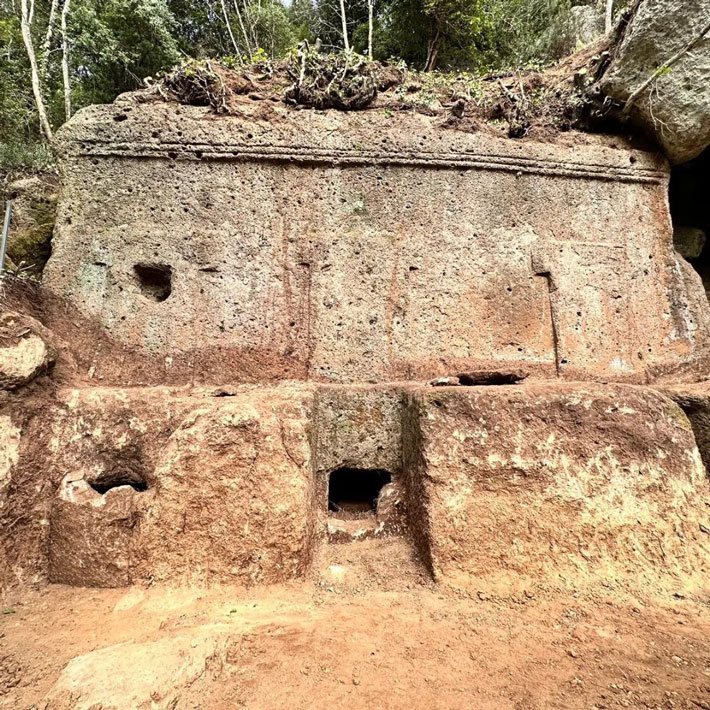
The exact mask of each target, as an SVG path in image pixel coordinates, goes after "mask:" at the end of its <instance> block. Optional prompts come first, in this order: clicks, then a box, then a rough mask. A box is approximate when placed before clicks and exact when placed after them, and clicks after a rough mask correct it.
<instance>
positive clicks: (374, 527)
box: [328, 467, 404, 542]
mask: <svg viewBox="0 0 710 710" xmlns="http://www.w3.org/2000/svg"><path fill="white" fill-rule="evenodd" d="M403 526H404V495H403V490H402V486H401V482H400V480H399V478H398V477H397V476H394V475H393V474H392V473H390V472H389V471H387V470H385V469H379V468H373V469H368V468H349V467H343V468H337V469H335V470H333V471H331V472H330V474H328V537H329V539H330V541H331V542H349V541H353V540H363V539H366V538H369V537H375V536H379V535H392V534H397V533H399V532H401V531H402V529H403Z"/></svg>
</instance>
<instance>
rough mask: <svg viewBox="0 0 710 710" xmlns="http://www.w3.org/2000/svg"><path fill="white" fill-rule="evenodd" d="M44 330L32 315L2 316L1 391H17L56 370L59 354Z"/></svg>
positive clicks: (0, 321) (7, 314)
mask: <svg viewBox="0 0 710 710" xmlns="http://www.w3.org/2000/svg"><path fill="white" fill-rule="evenodd" d="M42 330H43V328H42V326H41V325H40V324H39V323H37V321H35V320H34V319H33V318H30V317H29V316H25V315H21V314H19V313H12V312H10V313H3V314H2V315H0V389H8V390H12V389H17V388H18V387H21V386H22V385H26V384H27V383H28V382H31V381H32V380H33V379H34V378H35V377H37V376H38V375H41V374H44V373H45V372H47V371H48V370H49V369H50V368H51V367H52V365H53V364H54V361H55V358H56V354H55V352H54V349H53V348H52V347H51V346H50V345H49V343H47V341H46V340H45V339H44V338H43V337H42V335H40V333H41V332H42Z"/></svg>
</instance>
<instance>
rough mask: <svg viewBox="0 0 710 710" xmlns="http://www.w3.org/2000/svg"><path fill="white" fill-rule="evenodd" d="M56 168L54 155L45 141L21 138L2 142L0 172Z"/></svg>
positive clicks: (0, 146)
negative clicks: (31, 140) (29, 140)
mask: <svg viewBox="0 0 710 710" xmlns="http://www.w3.org/2000/svg"><path fill="white" fill-rule="evenodd" d="M51 170H54V156H53V154H52V151H51V150H50V149H49V147H48V146H47V145H46V144H44V143H23V142H21V141H19V140H15V141H8V142H7V143H0V173H16V172H17V173H19V172H24V173H38V172H48V171H51Z"/></svg>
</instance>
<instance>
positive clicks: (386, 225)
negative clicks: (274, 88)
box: [46, 96, 710, 383]
mask: <svg viewBox="0 0 710 710" xmlns="http://www.w3.org/2000/svg"><path fill="white" fill-rule="evenodd" d="M119 117H120V118H121V120H114V119H118V118H119ZM124 117H125V120H124ZM60 140H61V150H62V152H63V161H62V162H63V169H64V176H65V190H64V195H63V199H62V204H61V206H60V214H59V219H58V226H57V233H56V237H55V245H54V253H53V256H52V259H51V260H50V263H49V265H48V268H47V271H46V281H47V284H48V285H49V287H50V288H52V289H53V290H55V291H57V292H58V293H60V294H62V295H64V296H66V297H68V298H69V299H71V300H73V301H74V302H75V303H76V304H77V306H78V307H79V308H80V309H81V310H82V311H83V312H84V314H86V315H88V316H90V317H92V318H95V319H98V321H99V322H100V323H101V324H102V325H103V326H104V327H105V328H106V330H107V331H108V333H109V334H110V335H111V336H112V337H113V338H115V339H116V340H117V341H119V342H120V343H121V344H123V345H125V346H129V347H131V348H133V349H134V350H135V352H138V353H150V354H151V355H152V356H153V357H154V358H155V359H157V360H165V362H166V368H165V369H166V374H165V377H166V378H167V377H170V381H171V382H174V383H177V382H180V381H190V382H192V381H194V380H197V381H198V382H199V381H214V380H215V378H216V377H217V374H218V375H219V378H220V379H221V381H227V380H233V381H238V380H240V379H242V378H243V377H244V376H245V372H246V371H247V370H248V372H249V375H250V377H253V372H254V370H255V367H256V368H258V369H260V370H261V372H262V373H263V376H264V377H269V378H272V379H273V378H287V379H288V378H290V379H314V380H319V381H334V382H353V381H386V380H393V379H422V380H423V379H430V378H433V377H439V376H447V375H451V374H454V373H456V372H460V371H469V370H477V369H501V368H515V369H522V370H524V371H527V372H530V373H531V375H542V376H556V375H559V376H561V377H564V378H567V379H590V378H591V379H596V378H600V379H617V380H623V381H634V382H645V381H646V380H647V379H648V378H650V377H651V378H652V377H657V376H659V375H662V374H664V373H667V372H669V371H671V370H673V369H675V368H677V367H678V366H679V365H680V366H682V367H685V368H686V369H687V370H689V371H691V372H692V371H698V370H702V369H703V368H704V367H705V363H706V358H707V346H708V333H707V328H706V327H695V328H693V327H688V323H687V319H685V320H684V314H683V313H682V312H681V311H682V305H680V304H683V303H685V302H686V301H687V300H688V298H689V294H688V293H687V291H686V290H685V289H687V288H688V287H690V288H695V286H696V285H695V284H692V283H691V284H688V283H687V282H685V281H683V280H682V279H680V278H679V275H678V268H677V265H676V261H675V258H674V254H673V250H672V235H671V227H670V222H669V217H668V211H667V202H666V181H667V167H666V165H665V164H664V162H663V161H662V160H660V159H659V158H658V157H657V156H655V155H653V154H649V153H644V152H640V151H636V150H633V151H632V150H628V149H623V148H614V147H611V146H610V145H608V144H609V143H610V142H611V141H609V140H608V139H593V138H586V139H582V138H580V139H579V142H578V143H574V142H570V143H569V144H568V145H553V144H539V143H531V142H515V141H510V140H504V139H498V138H491V137H488V136H484V135H471V134H465V133H463V132H458V131H453V130H446V129H443V128H441V127H439V126H438V125H437V124H436V119H434V118H431V117H426V116H421V115H407V114H403V115H402V116H401V117H399V116H398V117H397V119H396V120H395V119H392V118H389V117H387V116H385V115H384V114H381V113H380V112H376V111H372V112H367V114H366V115H364V114H363V115H361V114H343V113H339V112H325V113H318V112H310V111H301V112H293V111H289V110H288V109H286V108H282V107H275V106H269V107H266V106H265V105H262V104H257V105H254V106H249V105H247V106H246V107H245V109H244V113H243V115H242V116H240V117H238V118H237V117H227V116H213V115H210V114H208V113H207V111H206V110H205V109H202V108H199V107H190V106H175V105H170V104H163V103H151V104H145V103H143V104H141V103H138V102H135V101H133V100H132V99H131V97H130V96H128V97H123V98H121V99H120V100H119V101H118V102H117V103H116V104H115V105H112V106H103V107H91V108H89V109H85V110H84V111H82V112H80V113H79V114H77V116H76V117H75V118H74V119H72V121H71V122H70V123H69V124H68V125H67V126H66V127H64V128H63V129H62V132H61V135H60ZM583 141H586V143H584V142H583ZM136 266H139V267H146V266H147V267H150V268H154V269H162V270H163V273H168V270H169V274H170V284H169V285H170V292H169V295H167V297H164V298H162V299H156V298H153V297H151V294H153V293H154V290H152V291H151V288H153V289H154V288H155V285H154V284H153V285H151V284H145V283H142V282H141V276H140V273H139V271H137V270H136ZM143 273H145V269H143ZM162 288H163V290H162V291H161V293H162V294H165V293H166V290H165V284H163V285H162ZM706 310H707V308H706ZM703 315H704V317H705V318H706V319H707V320H710V311H709V312H708V313H707V314H703ZM100 373H101V370H100V368H99V369H98V370H97V374H100Z"/></svg>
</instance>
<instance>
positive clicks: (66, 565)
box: [35, 388, 314, 586]
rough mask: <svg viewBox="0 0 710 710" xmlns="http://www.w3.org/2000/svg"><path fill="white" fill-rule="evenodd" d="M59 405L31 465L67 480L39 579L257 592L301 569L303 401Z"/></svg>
mask: <svg viewBox="0 0 710 710" xmlns="http://www.w3.org/2000/svg"><path fill="white" fill-rule="evenodd" d="M62 398H63V400H64V402H65V403H66V404H65V408H63V409H62V410H60V411H59V412H57V413H55V414H54V415H53V420H52V421H50V422H49V423H48V424H49V426H50V427H51V429H52V431H53V435H54V436H53V442H54V444H55V447H56V450H53V451H47V452H46V455H47V459H46V461H44V463H42V464H41V466H42V467H43V468H44V469H46V470H47V471H48V472H49V475H50V476H52V475H54V473H55V472H59V471H66V470H70V471H73V472H72V473H70V474H68V475H66V476H65V477H64V478H63V480H62V483H61V485H60V486H59V490H58V491H57V493H56V494H55V495H54V497H53V498H52V500H51V501H50V505H51V516H50V525H49V550H50V559H49V562H50V564H49V579H50V581H53V582H62V583H67V584H76V585H82V586H123V585H126V584H129V583H138V582H141V581H145V580H151V579H152V580H154V581H170V582H179V581H195V582H202V581H222V582H235V583H236V582H239V583H244V582H246V583H251V582H264V583H265V582H278V581H283V580H286V579H289V578H291V577H294V576H298V575H302V574H304V573H305V570H306V569H307V566H308V563H309V561H310V554H311V542H312V538H313V529H314V524H313V499H314V496H313V486H312V474H311V470H310V448H309V442H308V429H307V426H308V417H309V412H310V400H311V399H312V392H310V391H308V390H304V391H301V390H298V389H295V388H292V389H289V390H284V391H276V390H269V389H261V390H254V389H242V390H239V391H236V392H235V393H234V395H233V396H230V397H211V396H208V393H207V392H205V391H202V392H198V393H195V394H194V395H193V396H190V395H186V394H184V393H180V392H176V391H174V390H170V389H167V388H147V389H143V388H140V389H137V390H121V389H109V388H106V389H96V390H94V389H88V390H74V391H64V392H63V393H62ZM59 442H61V445H60V444H59ZM35 465H38V462H35Z"/></svg>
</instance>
